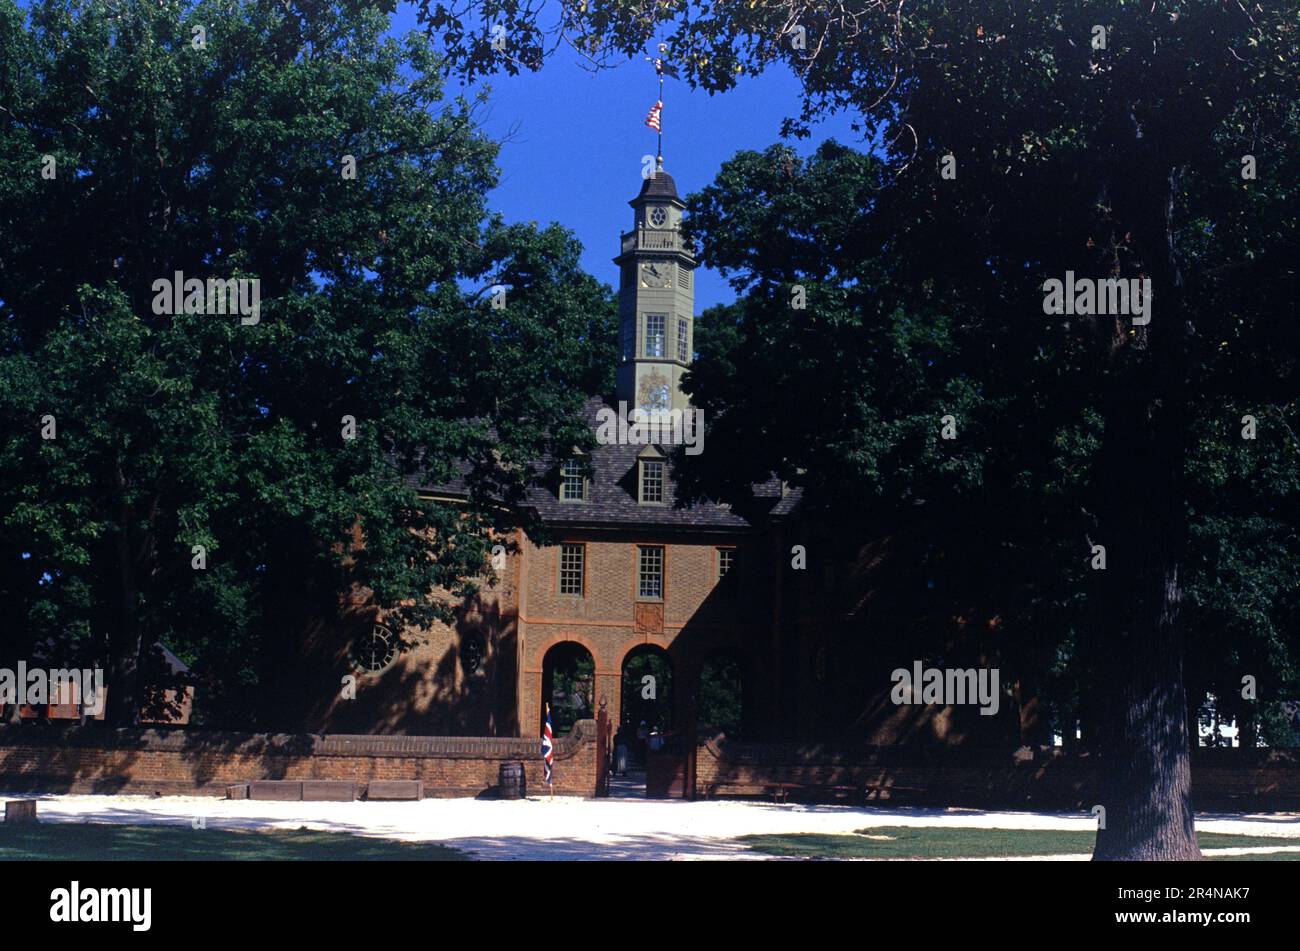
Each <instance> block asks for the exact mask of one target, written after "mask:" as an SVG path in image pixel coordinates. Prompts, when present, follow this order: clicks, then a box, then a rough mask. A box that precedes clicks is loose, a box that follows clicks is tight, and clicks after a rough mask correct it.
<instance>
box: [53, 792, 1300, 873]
mask: <svg viewBox="0 0 1300 951" xmlns="http://www.w3.org/2000/svg"><path fill="white" fill-rule="evenodd" d="M40 816H41V818H42V819H43V820H45V821H53V822H83V821H93V822H121V823H148V822H165V823H183V824H187V825H192V824H194V822H195V821H196V820H198V819H200V818H202V819H203V820H204V823H205V827H206V828H209V829H241V828H244V829H247V828H282V829H283V828H287V829H296V828H299V827H300V826H306V827H307V828H310V829H322V830H328V831H336V832H349V833H352V834H355V835H368V836H378V837H382V838H389V839H399V840H404V841H411V842H418V841H425V840H432V841H436V842H443V843H446V844H447V845H452V846H455V847H457V848H461V849H464V850H466V851H468V852H471V853H473V854H474V856H475V857H476V858H481V859H504V860H518V859H716V858H726V859H735V858H762V856H758V855H755V854H753V853H749V852H747V851H746V850H745V849H744V848H743V847H742V846H740V845H738V844H736V842H735V841H734V839H735V838H736V837H737V836H742V835H748V834H753V833H792V832H826V833H837V832H838V833H844V832H853V831H854V830H857V829H863V828H868V827H872V826H939V825H942V826H954V827H956V826H966V827H972V828H981V829H1076V830H1085V829H1093V828H1095V825H1094V823H1095V821H1096V820H1095V819H1094V818H1093V817H1092V816H1091V815H1087V814H1080V813H1032V812H985V811H983V810H976V809H902V808H895V809H881V808H853V807H848V806H800V805H793V804H790V805H772V804H767V803H757V802H735V801H716V802H684V801H680V800H629V799H600V800H588V799H578V798H570V797H564V796H559V797H556V798H555V799H543V798H533V799H528V800H522V801H515V802H498V801H493V800H476V799H426V800H424V801H422V802H401V803H398V802H375V803H370V802H254V801H250V800H225V799H215V798H200V797H189V796H168V797H162V798H150V797H147V796H71V795H66V796H43V797H41V804H40ZM1197 828H1198V829H1199V830H1200V831H1202V832H1228V833H1239V834H1246V835H1263V836H1292V837H1300V815H1297V814H1259V815H1250V814H1224V813H1214V814H1208V815H1204V816H1201V817H1200V818H1198V821H1197ZM1279 849H1285V850H1286V851H1300V848H1298V847H1296V846H1290V847H1287V846H1282V845H1279ZM1230 851H1231V852H1241V851H1244V850H1241V849H1232V850H1230ZM1251 851H1254V850H1251ZM1068 858H1087V856H1082V855H1081V856H1069V857H1068Z"/></svg>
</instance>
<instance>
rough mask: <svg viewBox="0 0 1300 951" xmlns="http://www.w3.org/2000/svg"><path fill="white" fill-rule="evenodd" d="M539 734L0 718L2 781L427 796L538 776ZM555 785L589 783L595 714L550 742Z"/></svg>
mask: <svg viewBox="0 0 1300 951" xmlns="http://www.w3.org/2000/svg"><path fill="white" fill-rule="evenodd" d="M540 751H541V741H540V740H528V739H510V738H496V737H442V736H344V735H331V734H326V735H320V734H298V735H293V734H282V735H273V734H256V733H201V732H197V731H196V732H189V731H184V730H112V729H105V728H104V727H102V726H86V727H64V728H59V727H45V726H35V725H31V726H5V727H0V790H3V791H5V792H44V793H59V792H89V793H134V794H145V795H152V794H161V795H184V794H194V793H205V794H209V793H210V794H213V795H224V794H225V788H226V786H227V785H230V784H234V783H241V782H249V781H251V780H257V779H290V780H296V779H344V780H354V781H356V782H358V783H366V782H369V781H370V780H372V779H418V780H421V781H423V783H424V794H425V796H426V797H432V796H480V795H492V794H493V793H494V792H495V789H496V786H497V782H498V770H499V768H500V766H501V764H502V763H504V762H521V763H523V764H524V771H525V776H526V779H527V784H528V792H529V795H539V794H541V793H543V792H544V791H545V790H546V786H545V785H543V783H542V775H543V770H542V766H543V764H542V758H541V752H540ZM555 781H556V782H555V792H556V793H557V794H559V795H577V796H591V795H594V793H595V789H596V722H595V721H594V720H580V721H578V723H577V724H576V725H575V726H574V729H573V732H572V733H570V734H569V735H568V736H563V737H560V738H559V739H557V740H556V741H555Z"/></svg>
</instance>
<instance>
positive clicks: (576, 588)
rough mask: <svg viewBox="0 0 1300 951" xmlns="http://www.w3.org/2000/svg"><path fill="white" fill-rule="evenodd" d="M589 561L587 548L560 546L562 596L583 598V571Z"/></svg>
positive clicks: (573, 545)
mask: <svg viewBox="0 0 1300 951" xmlns="http://www.w3.org/2000/svg"><path fill="white" fill-rule="evenodd" d="M586 560H587V546H586V545H581V544H564V545H561V546H560V594H565V595H573V596H575V597H579V598H580V597H582V569H583V566H584V564H585V563H586Z"/></svg>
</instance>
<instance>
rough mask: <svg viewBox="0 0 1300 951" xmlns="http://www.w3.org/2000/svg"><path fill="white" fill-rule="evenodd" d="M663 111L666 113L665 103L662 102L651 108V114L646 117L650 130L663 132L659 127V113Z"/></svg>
mask: <svg viewBox="0 0 1300 951" xmlns="http://www.w3.org/2000/svg"><path fill="white" fill-rule="evenodd" d="M663 111H664V104H663V102H662V101H661V102H656V103H655V104H654V105H653V106H651V107H650V114H649V115H648V116H646V117H645V124H646V125H648V126H649V127H650V128H652V129H654V130H655V131H656V132H660V131H662V130H661V129H660V127H659V113H661V112H663Z"/></svg>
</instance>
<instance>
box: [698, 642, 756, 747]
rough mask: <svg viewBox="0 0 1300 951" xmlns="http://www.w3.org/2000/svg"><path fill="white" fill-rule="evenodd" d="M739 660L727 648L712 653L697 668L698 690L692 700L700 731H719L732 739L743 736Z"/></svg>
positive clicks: (742, 673) (742, 680) (741, 682)
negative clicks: (698, 675) (707, 728)
mask: <svg viewBox="0 0 1300 951" xmlns="http://www.w3.org/2000/svg"><path fill="white" fill-rule="evenodd" d="M744 680H745V678H744V669H743V667H742V666H741V663H740V657H739V656H737V654H736V652H735V651H733V650H731V649H730V648H723V649H721V650H716V651H714V652H713V653H711V654H709V656H708V657H706V658H705V660H704V664H703V665H702V666H701V668H700V689H699V692H698V693H697V694H696V697H695V709H696V717H695V718H696V722H697V723H698V724H699V726H700V727H702V728H703V727H712V728H714V729H718V730H722V731H723V732H724V733H726V734H727V736H728V737H730V738H732V739H742V738H743V737H744V732H745V702H744V701H745V689H744V688H745V684H744Z"/></svg>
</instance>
